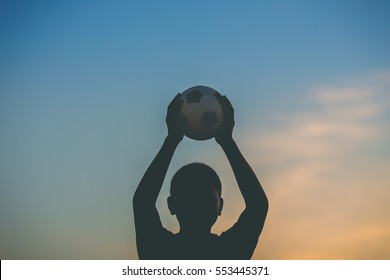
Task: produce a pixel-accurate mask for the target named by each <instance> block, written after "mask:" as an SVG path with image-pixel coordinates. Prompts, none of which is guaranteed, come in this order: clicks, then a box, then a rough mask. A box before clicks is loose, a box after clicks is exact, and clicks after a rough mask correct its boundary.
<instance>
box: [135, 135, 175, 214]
mask: <svg viewBox="0 0 390 280" xmlns="http://www.w3.org/2000/svg"><path fill="white" fill-rule="evenodd" d="M178 144H179V142H178V141H176V140H174V139H171V138H169V137H167V138H165V141H164V143H163V145H162V147H161V148H160V150H159V152H158V153H157V155H156V157H155V158H154V159H153V161H152V163H151V164H150V165H149V167H148V169H147V170H146V172H145V174H144V176H143V177H142V179H141V182H140V183H139V185H138V187H137V190H136V192H135V194H134V197H133V202H134V204H141V205H144V206H149V205H150V204H153V205H155V203H156V200H157V197H158V194H159V193H160V190H161V187H162V184H163V182H164V178H165V175H166V173H167V170H168V167H169V164H170V162H171V159H172V157H173V154H174V152H175V150H176V147H177V145H178Z"/></svg>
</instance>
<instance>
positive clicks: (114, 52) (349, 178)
mask: <svg viewBox="0 0 390 280" xmlns="http://www.w3.org/2000/svg"><path fill="white" fill-rule="evenodd" d="M389 9H390V4H389V3H388V1H379V0H374V1H368V0H367V1H347V0H339V1H336V0H330V1H229V0H228V1H216V0H214V1H135V0H134V1H120V0H115V1H87V0H82V1H72V0H71V1H44V0H43V1H25V0H16V1H8V0H3V1H0V34H1V36H0V131H1V135H0V228H1V230H0V258H1V259H137V252H136V249H135V232H134V223H133V213H132V204H131V203H132V202H131V201H132V196H133V193H134V191H135V188H136V187H137V185H138V183H139V181H140V179H141V178H142V175H143V173H144V172H145V170H146V168H147V167H148V165H149V164H150V162H151V161H152V159H153V158H154V156H155V155H156V153H157V151H158V150H159V148H160V146H161V144H162V143H163V140H164V138H165V136H166V134H167V130H166V126H165V114H166V109H167V105H168V104H169V102H170V101H171V100H172V98H173V97H174V96H175V95H176V93H178V92H183V91H184V90H185V89H187V88H189V87H191V86H195V85H206V86H211V87H213V88H215V89H217V90H218V91H219V92H221V93H222V94H225V95H226V96H228V98H229V99H230V101H231V103H232V104H233V106H234V108H235V120H236V126H235V129H234V139H235V140H236V142H237V144H238V146H239V147H240V149H241V151H242V153H243V155H244V156H245V157H246V158H247V160H248V162H249V163H250V164H251V166H252V168H253V169H254V171H255V173H256V174H257V175H258V178H259V180H260V181H261V183H262V185H263V187H264V189H265V191H266V193H267V195H268V198H269V201H270V209H269V213H268V217H267V221H266V224H265V227H264V230H263V233H262V235H261V236H260V238H259V243H258V246H257V248H256V250H255V252H254V255H253V259H276V260H278V259H284V260H290V259H353V260H355V259H390V204H389V203H388V201H389V198H390V172H389V170H390V150H389V143H390V130H389V128H390V127H389V123H390V122H389V121H390V112H389V107H390V55H389V49H390V31H389V30H390V19H389V17H388V11H389ZM194 161H201V162H204V163H206V164H209V165H210V166H211V167H213V168H214V169H215V170H216V171H217V173H218V174H219V176H220V178H221V181H222V184H223V197H224V201H225V205H224V211H223V213H222V216H221V217H220V218H219V219H218V221H217V223H216V224H215V226H214V227H213V232H215V233H217V234H220V233H221V232H223V231H224V230H226V229H228V228H229V227H230V226H231V225H233V223H234V222H235V221H236V220H237V218H238V216H239V214H240V213H241V211H242V210H243V207H244V203H243V200H242V198H241V195H240V193H239V190H238V187H237V184H236V181H235V179H234V175H233V173H232V171H231V168H230V166H229V164H228V162H227V159H226V157H225V155H224V154H223V152H222V150H221V148H220V147H219V146H218V144H217V143H216V142H215V141H214V140H212V139H211V140H207V141H195V140H191V139H188V138H185V139H184V140H183V141H182V143H181V144H180V146H179V147H178V149H177V150H176V153H175V155H174V158H173V159H172V162H171V165H170V168H169V170H168V173H167V177H166V179H165V181H164V185H163V188H162V191H161V194H160V196H159V199H158V202H157V207H158V209H159V212H160V217H161V219H162V222H163V224H164V226H165V227H166V228H168V229H170V230H172V231H173V232H177V231H178V224H177V221H176V219H175V217H174V216H171V215H170V214H169V211H168V209H167V205H166V198H167V196H168V193H169V182H170V179H171V178H172V176H173V174H174V173H175V171H176V170H177V169H178V168H180V167H181V166H182V165H184V164H186V163H190V162H194Z"/></svg>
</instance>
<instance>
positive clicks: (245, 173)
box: [215, 94, 268, 234]
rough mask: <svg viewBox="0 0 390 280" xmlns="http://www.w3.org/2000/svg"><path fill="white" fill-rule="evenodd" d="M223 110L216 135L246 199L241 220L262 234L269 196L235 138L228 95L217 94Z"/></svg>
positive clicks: (232, 112)
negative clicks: (221, 121) (221, 120)
mask: <svg viewBox="0 0 390 280" xmlns="http://www.w3.org/2000/svg"><path fill="white" fill-rule="evenodd" d="M216 97H217V99H218V101H219V103H220V104H221V106H222V110H223V114H224V116H223V123H222V126H221V127H220V129H219V131H218V132H217V134H216V136H215V140H216V142H217V143H218V144H219V145H220V146H221V147H222V149H223V151H224V152H225V154H226V156H227V158H228V160H229V163H230V165H231V167H232V170H233V172H234V175H235V177H236V180H237V184H238V186H239V189H240V191H241V194H242V196H243V198H244V201H245V210H244V211H243V213H242V214H241V216H240V219H239V222H240V220H242V221H244V220H245V222H244V223H245V225H244V227H251V230H256V231H257V232H258V234H260V232H261V230H262V228H263V226H264V222H265V218H266V216H267V212H268V199H267V196H266V194H265V192H264V190H263V188H262V186H261V184H260V182H259V180H258V179H257V177H256V175H255V173H254V172H253V170H252V168H251V167H250V166H249V164H248V162H247V161H246V160H245V158H244V156H243V155H242V154H241V152H240V150H239V148H238V146H237V144H236V142H235V141H234V139H233V136H232V134H233V127H234V124H235V122H234V109H233V107H232V105H231V103H230V101H229V100H228V99H227V97H226V96H221V95H220V94H216Z"/></svg>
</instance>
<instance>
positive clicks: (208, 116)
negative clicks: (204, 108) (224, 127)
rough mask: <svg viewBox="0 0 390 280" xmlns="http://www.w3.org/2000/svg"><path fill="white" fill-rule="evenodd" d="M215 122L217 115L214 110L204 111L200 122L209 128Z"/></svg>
mask: <svg viewBox="0 0 390 280" xmlns="http://www.w3.org/2000/svg"><path fill="white" fill-rule="evenodd" d="M216 123H217V115H216V114H215V113H214V112H205V113H204V114H203V117H202V124H203V125H204V126H205V127H207V128H210V127H212V126H214V125H215V124H216Z"/></svg>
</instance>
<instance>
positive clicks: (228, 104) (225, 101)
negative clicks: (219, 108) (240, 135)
mask: <svg viewBox="0 0 390 280" xmlns="http://www.w3.org/2000/svg"><path fill="white" fill-rule="evenodd" d="M223 100H224V103H225V104H226V107H227V108H229V110H231V111H234V108H233V105H232V103H231V102H230V100H229V99H228V98H227V97H226V95H224V96H223Z"/></svg>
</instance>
